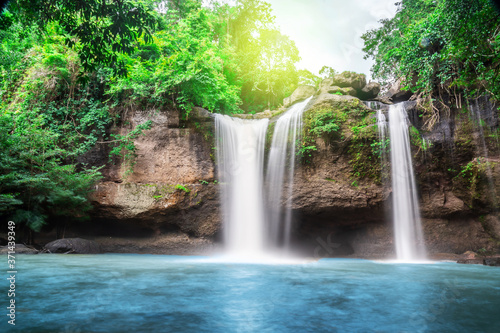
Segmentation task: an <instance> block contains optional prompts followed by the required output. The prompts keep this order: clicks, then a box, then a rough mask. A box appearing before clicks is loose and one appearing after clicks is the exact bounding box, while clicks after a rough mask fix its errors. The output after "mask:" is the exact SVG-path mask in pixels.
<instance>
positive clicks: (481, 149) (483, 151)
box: [469, 98, 499, 210]
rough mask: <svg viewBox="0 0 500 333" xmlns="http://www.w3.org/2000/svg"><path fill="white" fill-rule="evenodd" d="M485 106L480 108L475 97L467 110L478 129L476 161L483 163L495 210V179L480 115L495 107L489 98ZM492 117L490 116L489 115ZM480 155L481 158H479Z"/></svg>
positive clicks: (496, 208) (496, 195) (496, 207)
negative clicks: (477, 156)
mask: <svg viewBox="0 0 500 333" xmlns="http://www.w3.org/2000/svg"><path fill="white" fill-rule="evenodd" d="M484 104H486V105H485V108H481V106H480V105H479V99H478V98H477V99H476V100H475V101H474V103H473V104H469V111H470V113H471V114H472V120H473V122H474V126H475V128H476V131H478V133H479V138H478V139H479V140H476V141H479V142H476V148H477V150H478V151H477V153H478V155H479V156H480V157H479V158H478V161H479V163H484V165H485V169H486V170H485V171H486V177H487V178H488V188H489V191H490V196H491V200H492V203H493V207H494V208H495V210H498V209H499V206H498V194H497V190H496V188H495V181H494V178H493V172H492V170H491V165H490V162H489V156H488V148H487V146H486V140H485V138H484V130H483V122H484V120H483V117H482V116H481V113H482V112H481V111H483V112H486V113H490V114H491V113H492V112H494V110H495V107H494V106H493V105H491V103H490V101H489V99H486V101H485V103H484ZM490 117H492V116H490ZM481 157H482V159H481ZM481 160H482V162H481Z"/></svg>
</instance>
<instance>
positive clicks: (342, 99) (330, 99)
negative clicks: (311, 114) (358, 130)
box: [309, 94, 368, 110]
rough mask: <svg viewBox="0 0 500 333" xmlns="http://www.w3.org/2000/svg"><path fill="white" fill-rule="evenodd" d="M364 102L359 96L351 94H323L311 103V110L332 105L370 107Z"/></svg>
mask: <svg viewBox="0 0 500 333" xmlns="http://www.w3.org/2000/svg"><path fill="white" fill-rule="evenodd" d="M361 104H363V103H362V102H361V101H360V100H359V99H358V98H356V97H353V96H350V95H334V94H321V95H319V96H318V98H316V100H314V104H313V105H311V107H310V108H309V110H313V109H320V108H330V107H334V108H336V107H346V108H349V107H358V106H359V107H362V108H363V107H364V108H368V107H367V106H365V105H362V106H360V105H361Z"/></svg>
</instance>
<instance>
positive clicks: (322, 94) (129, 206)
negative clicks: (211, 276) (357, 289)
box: [68, 74, 500, 258]
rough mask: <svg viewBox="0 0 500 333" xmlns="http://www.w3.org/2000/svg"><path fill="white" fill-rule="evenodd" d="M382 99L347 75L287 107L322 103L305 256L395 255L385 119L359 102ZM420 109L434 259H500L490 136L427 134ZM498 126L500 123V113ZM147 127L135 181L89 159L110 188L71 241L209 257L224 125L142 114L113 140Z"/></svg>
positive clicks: (302, 195) (422, 179) (313, 119)
mask: <svg viewBox="0 0 500 333" xmlns="http://www.w3.org/2000/svg"><path fill="white" fill-rule="evenodd" d="M379 91H380V86H379V85H377V84H374V83H369V84H366V79H365V78H364V76H358V77H356V76H354V75H352V74H349V75H347V74H343V75H340V76H339V77H336V78H333V79H328V80H325V81H324V82H323V83H322V84H321V85H320V88H319V89H318V90H315V89H314V88H313V87H308V86H303V87H300V89H299V90H298V91H297V92H296V93H294V94H293V95H292V96H290V98H288V99H287V101H286V103H288V104H290V105H291V104H293V103H295V102H297V101H299V100H302V99H303V98H305V97H307V96H305V94H306V93H307V94H309V95H310V94H313V93H314V94H316V96H315V98H314V99H313V100H312V101H311V103H310V105H309V109H308V110H307V111H306V112H305V114H304V119H305V132H304V139H303V145H302V147H301V149H300V151H301V153H302V162H301V164H300V166H299V167H298V168H296V175H295V183H294V184H293V186H294V191H293V211H294V214H295V223H294V233H293V234H294V246H295V247H296V248H297V249H300V250H302V251H304V252H305V253H306V254H307V255H311V256H346V255H351V256H356V257H371V258H374V257H387V256H391V255H393V254H394V245H393V236H392V225H391V223H390V221H389V212H390V201H391V200H390V199H391V189H390V186H387V184H386V185H384V184H383V182H382V181H381V179H380V173H381V165H380V160H379V159H378V156H377V153H376V142H377V140H378V138H377V136H376V126H375V118H374V114H375V111H374V110H373V109H372V108H369V107H368V106H366V105H365V104H364V103H363V102H361V101H360V99H358V98H357V97H355V96H359V97H362V98H365V99H366V98H375V97H376V95H377V94H378V92H379ZM368 105H370V106H372V107H373V108H375V107H379V106H380V105H382V106H383V104H380V103H375V104H373V103H372V104H368ZM412 105H413V107H411V105H409V113H410V120H411V121H412V123H413V125H414V127H415V129H416V131H417V132H415V133H414V135H413V136H414V137H412V144H413V148H414V156H415V168H416V172H417V178H418V182H419V191H420V193H419V195H420V202H421V209H422V217H423V222H424V229H425V230H424V233H425V235H426V242H427V247H428V250H429V252H430V253H432V254H437V253H441V252H447V253H457V254H459V253H463V252H465V251H467V250H473V251H496V250H497V248H498V239H500V224H499V223H500V222H499V220H498V218H497V215H496V214H495V209H494V207H493V206H494V200H492V198H489V197H488V196H489V194H488V193H490V192H489V188H488V182H487V181H485V172H486V171H485V170H483V169H484V168H483V169H481V168H482V166H481V164H480V163H481V161H483V162H484V161H485V160H481V158H479V160H477V158H478V157H479V156H480V155H481V154H480V153H479V152H478V151H477V147H478V145H480V144H481V143H480V142H479V141H480V139H479V138H478V131H477V130H475V129H474V128H473V127H471V126H472V125H471V124H470V123H469V122H468V120H467V119H466V117H462V118H461V116H460V114H459V116H457V117H455V118H453V119H452V118H446V119H444V118H443V119H441V120H440V121H439V122H438V123H437V125H436V126H434V127H433V129H426V130H424V129H423V122H424V121H425V117H426V116H425V114H424V113H423V111H422V110H421V109H420V108H419V107H418V106H417V103H416V102H414V103H413V104H412ZM281 112H282V110H281V111H266V112H263V113H262V114H257V115H253V116H252V118H257V119H258V118H261V117H273V118H272V119H271V122H272V121H273V120H274V119H276V118H277V117H279V115H280V113H281ZM495 117H496V118H495ZM493 118H495V119H498V117H497V115H496V113H495V114H494V115H493ZM146 120H152V121H153V127H152V128H151V129H150V130H148V131H146V132H145V136H140V137H139V138H137V139H136V140H135V145H136V147H137V152H136V153H137V159H136V161H137V162H136V164H135V165H134V166H133V169H132V172H131V173H130V172H128V171H127V170H128V167H127V166H126V165H124V164H123V163H121V161H119V160H116V161H114V162H115V164H109V163H107V159H108V157H107V156H108V153H109V147H106V146H105V145H102V146H98V147H96V149H94V151H92V152H91V153H89V154H87V155H86V156H84V157H82V162H87V163H91V164H94V165H101V164H106V165H107V166H106V168H105V169H103V174H104V176H105V178H104V180H103V181H102V182H101V183H100V184H99V185H98V186H97V187H96V191H95V193H94V196H93V203H94V206H95V209H94V211H93V214H92V221H91V222H90V223H89V224H87V225H86V226H84V227H83V226H82V227H78V226H76V227H74V228H73V229H72V230H69V231H68V235H72V233H73V234H74V235H77V236H82V237H84V236H85V235H87V236H88V237H91V238H93V239H94V240H97V241H98V242H99V243H100V244H101V246H102V247H103V250H104V251H112V252H152V253H178V254H184V253H206V252H207V251H210V250H212V249H214V248H215V247H217V244H218V243H219V241H220V234H221V230H222V228H223V226H222V225H221V221H220V214H219V204H220V203H219V201H218V186H219V185H218V184H217V179H216V176H215V175H216V172H215V171H216V169H215V168H216V167H215V164H214V161H213V154H212V153H213V147H212V145H213V129H212V128H211V126H212V119H211V117H210V115H209V113H208V112H206V110H203V109H199V108H197V109H196V110H194V111H193V113H192V119H191V120H190V121H189V122H186V123H184V124H183V125H181V124H180V121H179V116H178V114H177V113H176V112H174V111H150V112H145V111H130V112H129V114H128V115H127V117H126V119H124V120H123V124H124V125H123V126H121V127H117V128H114V129H113V131H114V132H115V133H122V134H125V133H127V132H128V131H130V129H131V128H132V127H133V126H135V125H137V124H140V123H143V122H144V121H146ZM326 120H328V121H330V124H334V125H335V126H337V127H330V129H332V128H334V129H335V130H331V131H330V132H328V131H327V130H325V131H324V132H321V131H319V130H318V131H312V132H311V129H312V128H313V126H316V125H317V124H318V122H320V123H321V121H323V122H325V121H326ZM125 124H126V125H125ZM313 124H316V125H313ZM325 124H326V123H325ZM332 126H333V125H332ZM494 126H497V127H498V121H497V122H496V125H495V124H494ZM494 126H493V127H492V128H494ZM419 131H420V132H419ZM313 132H314V133H316V134H315V135H312V134H311V133H313ZM318 133H319V134H318ZM321 133H322V134H321ZM422 142H426V144H427V146H426V147H424V146H423V145H422ZM424 145H425V144H424ZM311 147H313V148H311ZM308 149H309V150H308ZM495 151H496V150H495V149H491V152H495ZM488 158H489V162H488V163H487V164H488V166H489V167H490V172H491V173H492V174H493V176H494V179H497V180H500V177H498V176H497V175H498V172H499V169H500V168H499V167H497V162H496V161H497V160H498V154H495V153H492V154H491V155H490V156H489V157H488ZM474 159H476V160H474ZM474 161H476V162H474ZM478 161H479V164H478ZM467 165H470V166H469V167H470V169H471V170H472V172H473V173H474V172H475V174H474V175H472V176H470V177H469V176H468V175H466V174H465V173H466V171H464V172H462V171H463V170H465V169H464V168H467ZM483 165H484V164H483ZM449 169H456V170H455V172H452V171H449ZM462 176H463V177H462ZM481 177H482V178H481ZM498 185H500V184H498V183H495V184H494V186H495V188H500V187H498ZM472 187H473V188H472ZM88 237H87V238H88ZM325 244H326V245H327V246H325Z"/></svg>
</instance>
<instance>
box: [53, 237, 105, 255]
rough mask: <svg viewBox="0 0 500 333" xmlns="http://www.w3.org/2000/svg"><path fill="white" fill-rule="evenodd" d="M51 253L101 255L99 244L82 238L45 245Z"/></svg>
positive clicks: (65, 239)
mask: <svg viewBox="0 0 500 333" xmlns="http://www.w3.org/2000/svg"><path fill="white" fill-rule="evenodd" d="M45 249H46V250H48V251H49V252H51V253H72V254H97V253H101V247H100V245H99V244H98V243H96V242H94V241H90V240H87V239H82V238H64V239H58V240H55V241H53V242H50V243H48V244H46V245H45Z"/></svg>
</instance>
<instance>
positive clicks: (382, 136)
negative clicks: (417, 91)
mask: <svg viewBox="0 0 500 333" xmlns="http://www.w3.org/2000/svg"><path fill="white" fill-rule="evenodd" d="M377 130H378V139H379V143H380V146H379V148H380V149H379V150H380V163H381V166H382V168H381V179H382V184H383V185H384V186H388V183H389V173H388V171H387V168H386V166H387V142H386V138H387V120H386V117H385V114H384V112H383V111H382V110H380V109H378V110H377Z"/></svg>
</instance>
